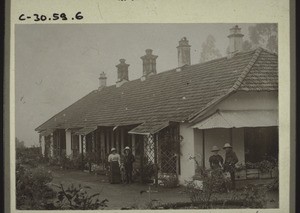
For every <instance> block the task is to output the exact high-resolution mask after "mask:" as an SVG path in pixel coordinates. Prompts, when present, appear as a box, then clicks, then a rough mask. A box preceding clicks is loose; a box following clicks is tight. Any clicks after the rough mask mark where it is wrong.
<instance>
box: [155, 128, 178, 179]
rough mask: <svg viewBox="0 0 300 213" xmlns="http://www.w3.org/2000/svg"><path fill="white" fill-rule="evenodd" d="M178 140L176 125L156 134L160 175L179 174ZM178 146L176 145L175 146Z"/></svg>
mask: <svg viewBox="0 0 300 213" xmlns="http://www.w3.org/2000/svg"><path fill="white" fill-rule="evenodd" d="M178 140H179V129H178V125H171V126H169V127H167V128H165V129H163V130H162V131H160V132H159V134H158V155H159V157H158V158H159V166H160V172H161V173H172V174H176V173H177V174H178V173H179V168H178V164H179V153H178V152H176V149H177V148H176V144H175V143H178V142H176V141H178ZM177 146H178V145H177Z"/></svg>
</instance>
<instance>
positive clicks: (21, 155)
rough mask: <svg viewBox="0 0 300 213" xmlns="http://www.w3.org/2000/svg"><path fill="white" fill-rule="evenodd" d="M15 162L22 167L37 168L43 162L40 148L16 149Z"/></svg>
mask: <svg viewBox="0 0 300 213" xmlns="http://www.w3.org/2000/svg"><path fill="white" fill-rule="evenodd" d="M16 160H17V162H19V163H21V164H23V165H29V166H31V167H37V166H38V163H39V162H41V161H43V156H42V154H41V149H40V147H34V146H33V147H24V148H17V149H16Z"/></svg>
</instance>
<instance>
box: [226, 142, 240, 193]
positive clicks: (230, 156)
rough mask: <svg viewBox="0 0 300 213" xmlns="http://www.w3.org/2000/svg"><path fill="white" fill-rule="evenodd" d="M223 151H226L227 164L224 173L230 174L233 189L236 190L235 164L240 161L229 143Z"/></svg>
mask: <svg viewBox="0 0 300 213" xmlns="http://www.w3.org/2000/svg"><path fill="white" fill-rule="evenodd" d="M223 149H225V152H226V153H225V162H224V171H225V172H229V173H230V179H231V184H232V188H233V189H235V164H236V163H237V162H238V161H239V160H238V158H237V156H236V154H235V152H234V151H233V150H232V146H231V145H230V144H229V143H225V145H224V147H223Z"/></svg>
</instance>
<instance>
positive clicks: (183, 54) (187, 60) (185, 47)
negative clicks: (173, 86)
mask: <svg viewBox="0 0 300 213" xmlns="http://www.w3.org/2000/svg"><path fill="white" fill-rule="evenodd" d="M177 52H178V67H182V66H184V65H191V45H189V41H188V40H187V38H186V37H183V38H182V39H181V40H180V41H179V45H178V47H177Z"/></svg>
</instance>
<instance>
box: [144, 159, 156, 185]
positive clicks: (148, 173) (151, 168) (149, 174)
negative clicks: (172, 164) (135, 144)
mask: <svg viewBox="0 0 300 213" xmlns="http://www.w3.org/2000/svg"><path fill="white" fill-rule="evenodd" d="M156 172H157V168H156V167H155V165H154V163H152V162H151V161H149V160H148V158H147V157H144V158H143V166H142V167H141V169H140V176H141V181H142V183H149V182H150V181H151V180H152V178H153V176H154V175H155V174H156Z"/></svg>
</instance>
